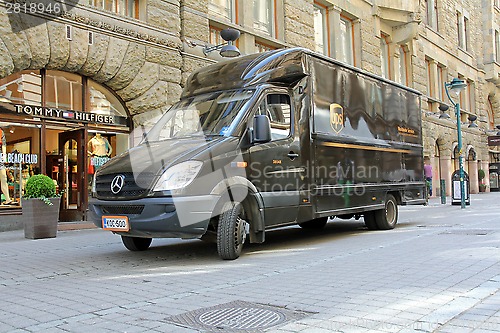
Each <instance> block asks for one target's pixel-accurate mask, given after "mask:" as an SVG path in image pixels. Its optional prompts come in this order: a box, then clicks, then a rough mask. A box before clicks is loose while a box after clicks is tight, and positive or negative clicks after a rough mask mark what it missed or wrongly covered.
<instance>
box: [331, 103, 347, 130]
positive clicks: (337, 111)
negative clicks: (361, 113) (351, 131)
mask: <svg viewBox="0 0 500 333" xmlns="http://www.w3.org/2000/svg"><path fill="white" fill-rule="evenodd" d="M330 126H331V127H332V129H333V131H334V132H335V133H337V134H339V133H340V131H342V129H343V128H344V108H343V107H342V106H341V105H339V104H337V103H333V104H330Z"/></svg>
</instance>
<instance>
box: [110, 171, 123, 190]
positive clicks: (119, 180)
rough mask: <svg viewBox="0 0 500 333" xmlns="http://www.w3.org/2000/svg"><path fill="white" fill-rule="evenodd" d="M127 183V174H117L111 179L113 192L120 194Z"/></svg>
mask: <svg viewBox="0 0 500 333" xmlns="http://www.w3.org/2000/svg"><path fill="white" fill-rule="evenodd" d="M123 185H125V176H124V175H116V176H115V178H113V180H112V181H111V192H113V194H118V192H120V191H121V190H122V188H123Z"/></svg>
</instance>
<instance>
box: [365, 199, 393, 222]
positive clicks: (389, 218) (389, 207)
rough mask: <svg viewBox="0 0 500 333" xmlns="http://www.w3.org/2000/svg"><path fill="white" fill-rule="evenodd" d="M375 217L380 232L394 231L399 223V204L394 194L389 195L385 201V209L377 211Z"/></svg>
mask: <svg viewBox="0 0 500 333" xmlns="http://www.w3.org/2000/svg"><path fill="white" fill-rule="evenodd" d="M374 215H375V221H376V222H377V226H378V228H379V229H380V230H389V229H394V227H395V226H396V223H397V222H398V202H397V201H396V198H394V196H393V195H392V194H388V195H387V197H386V199H385V208H384V209H381V210H377V211H375V212H374ZM365 219H366V216H365Z"/></svg>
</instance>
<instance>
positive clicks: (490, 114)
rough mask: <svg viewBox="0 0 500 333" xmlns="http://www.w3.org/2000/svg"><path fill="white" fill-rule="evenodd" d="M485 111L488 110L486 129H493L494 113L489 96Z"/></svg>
mask: <svg viewBox="0 0 500 333" xmlns="http://www.w3.org/2000/svg"><path fill="white" fill-rule="evenodd" d="M486 105H487V110H486V111H487V112H488V129H491V130H492V129H495V114H494V113H493V103H492V102H491V97H488V103H487V104H486Z"/></svg>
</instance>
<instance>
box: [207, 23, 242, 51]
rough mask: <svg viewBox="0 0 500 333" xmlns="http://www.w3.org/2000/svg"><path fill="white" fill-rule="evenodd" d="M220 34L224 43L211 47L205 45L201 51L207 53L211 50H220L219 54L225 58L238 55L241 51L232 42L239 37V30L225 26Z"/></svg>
mask: <svg viewBox="0 0 500 333" xmlns="http://www.w3.org/2000/svg"><path fill="white" fill-rule="evenodd" d="M220 36H221V38H222V39H223V40H225V43H222V44H219V45H215V46H211V47H208V46H205V48H204V49H203V53H204V54H205V55H207V54H209V53H210V52H212V51H215V50H220V52H219V54H220V55H221V56H222V57H226V58H233V57H238V56H239V55H240V54H241V52H240V50H238V48H237V47H236V45H234V44H233V43H234V41H235V40H237V39H238V38H239V37H240V31H239V30H236V29H232V28H227V29H224V30H222V31H221V32H220Z"/></svg>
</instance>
